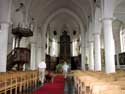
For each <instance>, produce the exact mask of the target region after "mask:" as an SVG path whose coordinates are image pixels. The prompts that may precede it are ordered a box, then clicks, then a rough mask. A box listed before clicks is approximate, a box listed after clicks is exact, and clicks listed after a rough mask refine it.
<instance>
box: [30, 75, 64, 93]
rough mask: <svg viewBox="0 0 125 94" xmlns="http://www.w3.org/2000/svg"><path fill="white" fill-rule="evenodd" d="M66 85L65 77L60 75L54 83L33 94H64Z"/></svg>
mask: <svg viewBox="0 0 125 94" xmlns="http://www.w3.org/2000/svg"><path fill="white" fill-rule="evenodd" d="M64 84H65V80H64V77H63V76H62V75H58V76H56V77H55V78H54V81H53V83H52V82H49V83H46V84H44V85H43V86H42V87H40V88H39V89H37V90H35V91H33V93H32V94H64Z"/></svg>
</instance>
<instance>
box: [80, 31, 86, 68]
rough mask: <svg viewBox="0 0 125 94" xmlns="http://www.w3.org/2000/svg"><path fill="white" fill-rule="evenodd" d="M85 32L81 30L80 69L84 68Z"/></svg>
mask: <svg viewBox="0 0 125 94" xmlns="http://www.w3.org/2000/svg"><path fill="white" fill-rule="evenodd" d="M85 63H86V61H85V32H84V31H83V32H81V69H82V70H85Z"/></svg>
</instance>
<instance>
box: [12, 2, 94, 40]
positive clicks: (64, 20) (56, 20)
mask: <svg viewBox="0 0 125 94" xmlns="http://www.w3.org/2000/svg"><path fill="white" fill-rule="evenodd" d="M13 1H14V5H15V6H16V7H17V8H18V7H19V6H20V3H23V4H24V6H25V9H26V10H25V11H26V12H28V14H27V15H28V16H30V17H31V18H34V19H35V21H36V22H37V23H38V24H39V25H40V26H41V27H43V26H44V24H45V23H46V21H47V20H48V19H49V18H50V17H51V16H53V15H54V16H53V17H52V19H50V21H49V25H50V30H51V31H54V30H56V31H57V34H60V32H62V30H63V29H64V28H63V27H65V26H66V27H67V28H68V31H69V35H72V34H73V33H72V32H73V31H77V32H78V33H77V34H80V33H79V32H80V25H81V26H82V27H83V28H84V29H86V28H87V27H88V22H89V20H90V19H91V17H92V15H93V13H94V6H95V1H96V0H13ZM61 10H63V11H62V12H60V11H61ZM65 10H66V11H67V12H66V11H65ZM77 18H78V19H77ZM17 20H18V19H17ZM78 20H79V22H80V23H79V22H78ZM51 35H52V34H51ZM73 38H75V36H74V37H73Z"/></svg>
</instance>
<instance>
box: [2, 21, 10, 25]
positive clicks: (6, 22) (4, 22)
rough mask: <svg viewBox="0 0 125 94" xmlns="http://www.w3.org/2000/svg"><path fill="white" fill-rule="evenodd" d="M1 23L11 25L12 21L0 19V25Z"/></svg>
mask: <svg viewBox="0 0 125 94" xmlns="http://www.w3.org/2000/svg"><path fill="white" fill-rule="evenodd" d="M1 24H8V25H12V22H8V21H0V25H1Z"/></svg>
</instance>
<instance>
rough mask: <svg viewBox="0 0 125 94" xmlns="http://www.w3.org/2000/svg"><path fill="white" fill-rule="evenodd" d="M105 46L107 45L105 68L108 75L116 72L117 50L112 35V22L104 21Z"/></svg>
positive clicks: (109, 20)
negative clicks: (115, 57)
mask: <svg viewBox="0 0 125 94" xmlns="http://www.w3.org/2000/svg"><path fill="white" fill-rule="evenodd" d="M103 24H104V45H105V66H106V69H105V71H106V73H112V72H115V59H114V55H115V48H114V39H113V33H112V20H111V19H104V20H103Z"/></svg>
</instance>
